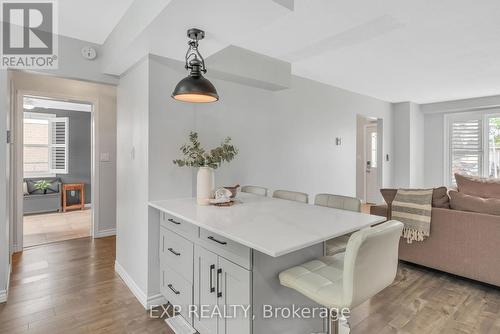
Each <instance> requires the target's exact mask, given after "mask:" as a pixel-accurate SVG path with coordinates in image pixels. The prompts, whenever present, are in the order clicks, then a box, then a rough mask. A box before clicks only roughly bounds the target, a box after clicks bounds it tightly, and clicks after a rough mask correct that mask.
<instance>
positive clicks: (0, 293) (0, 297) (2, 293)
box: [0, 290, 7, 303]
mask: <svg viewBox="0 0 500 334" xmlns="http://www.w3.org/2000/svg"><path fill="white" fill-rule="evenodd" d="M6 301H7V290H0V303H5V302H6Z"/></svg>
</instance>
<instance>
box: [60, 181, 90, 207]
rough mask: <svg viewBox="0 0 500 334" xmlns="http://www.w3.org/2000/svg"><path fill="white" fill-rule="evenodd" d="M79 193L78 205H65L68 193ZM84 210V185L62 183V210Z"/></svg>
mask: <svg viewBox="0 0 500 334" xmlns="http://www.w3.org/2000/svg"><path fill="white" fill-rule="evenodd" d="M72 190H76V191H80V203H79V204H72V205H67V203H66V201H67V195H66V193H67V192H68V191H72ZM84 208H85V184H84V183H64V184H63V185H62V210H63V212H66V210H68V209H69V210H73V209H80V210H83V209H84Z"/></svg>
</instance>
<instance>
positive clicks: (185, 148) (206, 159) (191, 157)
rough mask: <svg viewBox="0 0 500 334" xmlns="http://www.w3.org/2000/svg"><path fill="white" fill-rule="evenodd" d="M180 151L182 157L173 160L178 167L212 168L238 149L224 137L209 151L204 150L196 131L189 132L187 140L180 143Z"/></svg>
mask: <svg viewBox="0 0 500 334" xmlns="http://www.w3.org/2000/svg"><path fill="white" fill-rule="evenodd" d="M180 151H181V152H182V154H183V155H184V158H183V159H176V160H174V161H173V162H174V164H175V165H177V166H179V167H184V166H187V167H211V168H213V169H217V168H219V167H220V166H221V165H222V163H223V162H230V161H231V160H233V159H234V157H236V155H237V154H238V149H237V148H235V147H234V146H233V145H232V144H231V138H230V137H226V138H225V139H224V141H223V142H222V143H221V145H220V146H219V147H216V148H214V149H211V150H210V151H209V152H207V151H205V149H204V148H203V147H202V146H201V143H200V141H199V140H198V133H196V132H191V133H190V134H189V142H188V143H186V144H184V145H182V146H181V148H180Z"/></svg>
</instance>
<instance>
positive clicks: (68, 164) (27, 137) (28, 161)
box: [20, 95, 92, 247]
mask: <svg viewBox="0 0 500 334" xmlns="http://www.w3.org/2000/svg"><path fill="white" fill-rule="evenodd" d="M22 100H23V106H22V109H23V126H22V130H23V135H22V138H23V141H22V145H21V148H22V151H23V152H22V158H23V163H22V165H21V168H22V172H20V174H21V175H23V178H22V180H21V182H22V189H23V201H22V207H23V209H22V212H23V247H30V246H37V245H41V244H46V243H51V242H56V241H63V240H69V239H76V238H83V237H89V236H90V235H91V225H92V223H91V217H92V214H91V210H92V198H91V188H92V183H91V161H92V159H91V158H92V131H91V112H92V105H91V104H89V103H85V102H76V101H63V100H57V99H51V98H49V97H40V96H29V95H24V96H23V97H22Z"/></svg>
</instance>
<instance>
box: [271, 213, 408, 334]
mask: <svg viewBox="0 0 500 334" xmlns="http://www.w3.org/2000/svg"><path fill="white" fill-rule="evenodd" d="M402 231H403V224H402V223H401V222H399V221H396V220H391V221H388V222H385V223H382V224H380V225H377V226H374V227H368V228H365V229H362V230H360V231H358V232H355V233H353V234H352V236H351V237H350V238H349V242H348V243H347V248H346V251H345V252H342V253H338V254H335V255H333V256H325V257H322V258H319V259H316V260H313V261H309V262H306V263H304V264H302V265H299V266H296V267H292V268H290V269H287V270H285V271H283V272H281V273H280V274H279V280H280V283H281V284H282V285H283V286H286V287H288V288H291V289H294V290H296V291H297V292H299V293H301V294H303V295H304V296H306V297H307V298H309V299H312V300H313V301H315V302H316V303H318V304H320V305H322V306H324V307H327V308H329V309H334V310H342V309H346V308H347V309H351V310H352V309H353V308H354V307H356V306H358V305H360V304H362V303H363V302H365V301H367V300H368V299H370V298H372V297H373V296H375V295H376V294H378V293H379V292H380V291H382V290H383V289H385V288H386V287H388V286H389V285H391V284H392V282H393V281H394V278H395V277H396V272H397V269H398V248H399V238H400V237H401V233H402ZM329 313H330V312H329ZM337 317H340V321H335V322H332V321H329V327H330V333H339V329H340V328H342V329H347V330H345V331H344V330H343V332H349V324H348V322H347V320H346V319H345V318H343V317H342V314H337Z"/></svg>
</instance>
